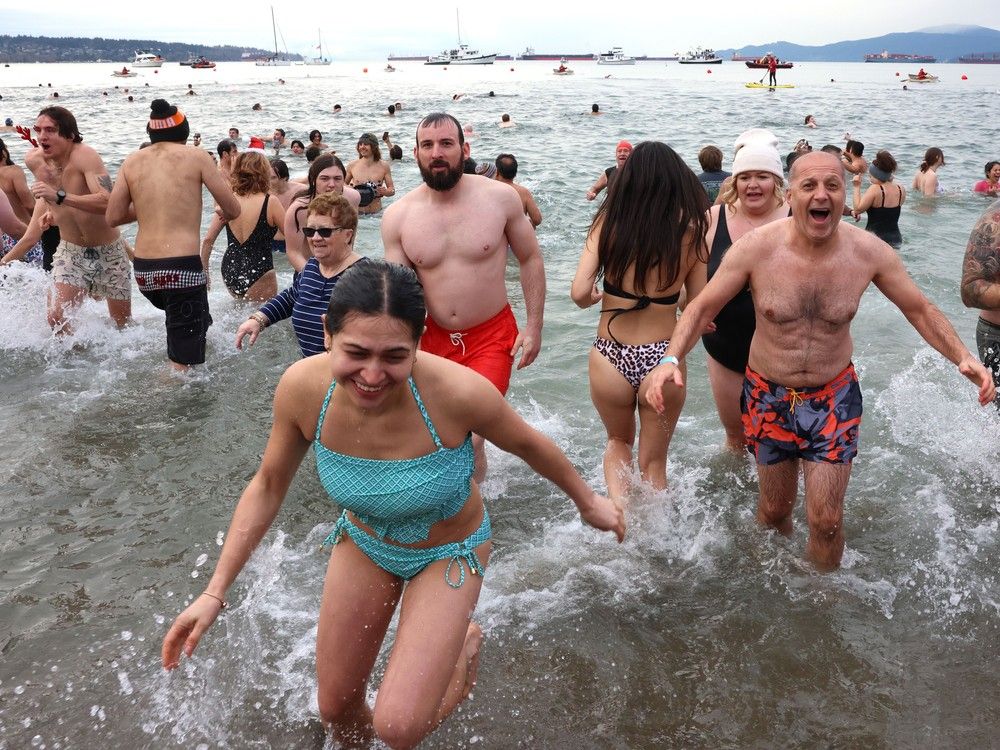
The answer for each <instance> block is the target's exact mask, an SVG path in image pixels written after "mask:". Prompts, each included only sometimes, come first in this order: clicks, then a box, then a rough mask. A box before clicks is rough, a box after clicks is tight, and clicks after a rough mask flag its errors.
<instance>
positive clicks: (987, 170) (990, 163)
mask: <svg viewBox="0 0 1000 750" xmlns="http://www.w3.org/2000/svg"><path fill="white" fill-rule="evenodd" d="M0 148H3V141H2V140H0ZM7 161H8V162H9V161H10V157H7ZM997 164H1000V161H988V162H986V168H985V169H984V170H983V171H984V172H985V173H986V176H987V177H989V176H990V170H991V169H993V167H995V166H996V165H997Z"/></svg>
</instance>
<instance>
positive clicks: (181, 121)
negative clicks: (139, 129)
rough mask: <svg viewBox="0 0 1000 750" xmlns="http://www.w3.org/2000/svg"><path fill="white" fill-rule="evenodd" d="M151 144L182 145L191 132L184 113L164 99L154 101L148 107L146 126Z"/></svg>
mask: <svg viewBox="0 0 1000 750" xmlns="http://www.w3.org/2000/svg"><path fill="white" fill-rule="evenodd" d="M146 132H147V133H149V140H150V142H151V143H159V142H160V141H176V142H179V143H183V142H184V141H186V140H187V138H188V135H189V134H190V132H191V126H190V125H188V121H187V118H186V117H185V116H184V113H183V112H181V111H180V110H179V109H177V107H174V106H172V105H171V104H170V102H168V101H167V100H166V99H154V100H153V103H152V104H151V105H150V113H149V123H148V124H147V125H146Z"/></svg>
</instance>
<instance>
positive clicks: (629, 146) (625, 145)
mask: <svg viewBox="0 0 1000 750" xmlns="http://www.w3.org/2000/svg"><path fill="white" fill-rule="evenodd" d="M620 148H627V149H628V150H629V151H631V150H632V144H631V143H629V142H628V141H626V140H625V139H624V138H623V139H622V140H620V141H618V145H617V146H615V151H617V150H618V149H620Z"/></svg>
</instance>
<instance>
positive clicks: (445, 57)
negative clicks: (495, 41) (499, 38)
mask: <svg viewBox="0 0 1000 750" xmlns="http://www.w3.org/2000/svg"><path fill="white" fill-rule="evenodd" d="M496 61H497V53H496V52H493V53H491V54H488V55H484V54H482V53H480V52H479V50H477V49H469V45H467V44H460V45H458V49H450V50H448V49H446V50H444V51H443V52H442V53H441V54H440V55H434V56H432V57H428V58H427V62H425V63H424V65H492V64H493V63H495V62H496Z"/></svg>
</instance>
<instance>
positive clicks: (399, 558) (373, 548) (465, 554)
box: [323, 508, 493, 589]
mask: <svg viewBox="0 0 1000 750" xmlns="http://www.w3.org/2000/svg"><path fill="white" fill-rule="evenodd" d="M344 532H346V533H347V535H348V536H349V537H350V538H351V541H353V542H354V543H355V544H356V545H357V547H358V549H359V550H361V551H362V552H364V553H365V555H367V556H368V559H370V560H371V561H372V562H373V563H375V564H376V565H378V566H379V567H380V568H382V569H383V570H386V571H388V572H390V573H392V574H393V575H394V576H398V577H399V578H402V579H403V580H404V581H408V580H410V579H411V578H413V577H414V576H415V575H417V573H419V572H420V571H421V570H423V569H424V568H426V567H427V566H428V565H430V564H431V563H433V562H437V561H438V560H448V561H449V562H448V567H447V568H445V571H444V580H445V582H446V583H447V584H448V585H449V586H451V587H452V588H453V589H458V588H461V587H462V584H463V583H465V568H463V567H462V561H463V560H464V561H465V564H466V565H468V566H469V572H470V573H471V574H472V575H480V576H481V575H483V573H485V572H486V570H485V568H483V565H482V563H481V562H479V555H477V554H476V547H478V546H479V545H480V544H482V543H483V542H488V541H489V540H490V539H491V538H492V536H493V535H492V532H491V529H490V514H489V513H487V512H486V508H483V522H482V523H481V524H480V525H479V528H478V529H476V530H475V531H474V532H472V534H470V535H469V536H468V537H466V538H465V539H463V540H462V541H461V542H449V543H448V544H441V545H439V546H437V547H423V548H413V547H400V546H399V545H398V544H389V543H387V542H384V541H382V540H381V539H379V538H378V537H374V536H372V535H371V534H369V533H368V532H367V531H365V530H364V529H362V528H361V527H360V526H358V525H357V524H355V523H352V522H351V520H350V519H349V518H348V517H347V511H346V510H345V511H344V512H343V513H342V514H341V515H340V518H339V519H337V524H336V526H334V527H333V531H331V532H330V535H329V536H327V538H326V539H325V540H324V541H323V546H329V545H333V544H336V543H337V542H339V541H340V537H341V535H342V534H343V533H344ZM455 565H457V566H458V581H457V582H455V580H454V576H453V575H452V566H455Z"/></svg>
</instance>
